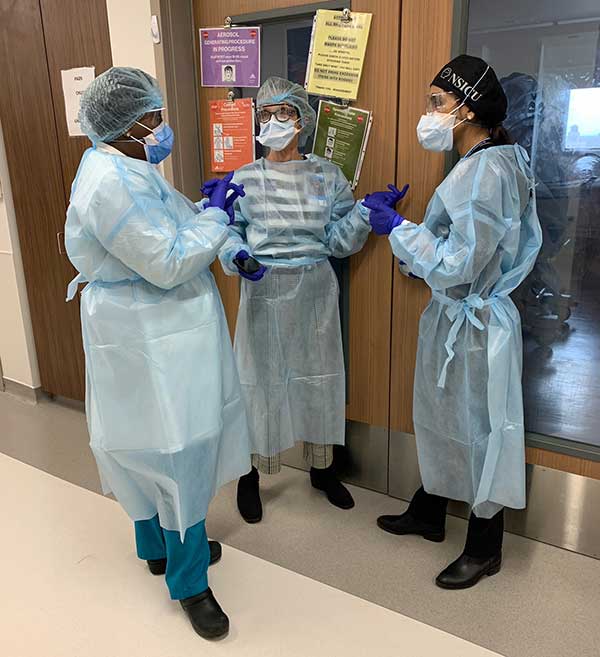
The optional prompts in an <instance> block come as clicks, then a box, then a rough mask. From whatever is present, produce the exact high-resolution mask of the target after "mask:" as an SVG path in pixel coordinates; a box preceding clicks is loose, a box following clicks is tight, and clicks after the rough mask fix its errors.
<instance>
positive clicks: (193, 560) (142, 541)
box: [135, 515, 210, 600]
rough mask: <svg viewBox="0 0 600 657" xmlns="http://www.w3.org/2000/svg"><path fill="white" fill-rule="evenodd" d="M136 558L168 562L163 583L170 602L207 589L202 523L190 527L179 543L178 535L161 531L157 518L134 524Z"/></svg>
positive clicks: (207, 551)
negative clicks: (183, 539) (167, 589)
mask: <svg viewBox="0 0 600 657" xmlns="http://www.w3.org/2000/svg"><path fill="white" fill-rule="evenodd" d="M135 542H136V546H137V555H138V557H139V558H140V559H143V560H144V561H155V560H158V559H166V560H167V572H166V580H167V586H168V587H169V593H170V594H171V599H172V600H183V599H185V598H191V597H192V596H194V595H198V594H199V593H203V592H204V591H206V589H207V588H208V566H209V563H210V548H209V547H208V538H207V536H206V527H205V526H204V520H202V522H199V523H198V524H197V525H194V526H193V527H190V528H189V529H188V530H187V531H186V533H185V541H184V542H183V543H182V542H181V538H180V535H179V532H174V531H170V530H168V529H163V528H162V527H161V526H160V523H159V521H158V515H156V516H154V518H151V519H150V520H139V521H137V522H136V523H135Z"/></svg>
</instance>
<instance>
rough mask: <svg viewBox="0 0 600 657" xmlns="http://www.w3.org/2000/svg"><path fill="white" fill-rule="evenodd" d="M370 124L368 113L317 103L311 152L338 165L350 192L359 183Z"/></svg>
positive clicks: (370, 116) (371, 116)
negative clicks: (315, 126) (348, 184)
mask: <svg viewBox="0 0 600 657" xmlns="http://www.w3.org/2000/svg"><path fill="white" fill-rule="evenodd" d="M372 122H373V115H372V114H371V112H369V111H368V110H362V109H358V108H356V107H343V106H342V105H336V104H335V103H330V102H327V101H324V100H321V101H320V102H319V113H318V115H317V129H316V130H315V140H314V145H313V153H314V154H315V155H320V156H321V157H324V158H326V159H328V160H329V161H330V162H333V163H334V164H337V165H338V166H339V167H340V169H341V170H342V171H343V173H344V175H345V176H346V178H347V179H348V182H349V183H350V186H351V187H352V189H354V188H355V187H356V185H357V184H358V178H359V176H360V170H361V167H362V163H363V159H364V156H365V150H366V148H367V142H368V140H369V133H370V131H371V124H372Z"/></svg>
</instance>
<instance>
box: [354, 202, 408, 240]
mask: <svg viewBox="0 0 600 657" xmlns="http://www.w3.org/2000/svg"><path fill="white" fill-rule="evenodd" d="M363 205H364V206H365V207H367V208H369V210H371V212H370V213H369V222H370V224H371V226H372V228H373V232H374V233H376V234H377V235H389V234H390V233H391V232H392V231H393V230H394V228H396V227H397V226H399V225H400V224H401V223H402V222H403V221H404V217H401V216H400V215H399V214H398V213H397V212H396V210H394V209H393V208H390V207H388V206H387V205H383V204H382V203H375V202H373V201H370V200H369V201H366V202H365V201H363Z"/></svg>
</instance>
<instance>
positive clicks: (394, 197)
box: [365, 184, 409, 208]
mask: <svg viewBox="0 0 600 657" xmlns="http://www.w3.org/2000/svg"><path fill="white" fill-rule="evenodd" d="M408 188H409V185H404V187H403V188H402V189H398V188H397V187H396V185H392V184H389V185H388V189H389V191H388V192H373V193H372V194H367V195H366V196H365V201H368V200H370V201H372V202H375V203H380V204H383V205H387V206H388V207H389V208H395V207H396V205H397V204H398V203H399V202H400V201H401V200H402V199H403V198H404V197H405V196H406V193H407V192H408ZM365 205H366V204H365ZM367 207H369V206H367Z"/></svg>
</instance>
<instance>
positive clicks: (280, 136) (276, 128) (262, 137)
mask: <svg viewBox="0 0 600 657" xmlns="http://www.w3.org/2000/svg"><path fill="white" fill-rule="evenodd" d="M296 123H297V120H296V121H294V120H293V119H289V120H288V121H278V120H277V119H276V118H275V117H272V118H271V120H270V121H268V122H267V123H262V124H261V126H260V134H259V135H258V137H257V138H256V139H257V140H258V141H259V142H260V143H261V144H262V145H263V146H266V147H267V148H272V149H273V150H274V151H282V150H283V149H284V148H285V147H286V146H289V144H290V143H291V141H292V139H293V138H294V137H295V136H296V134H298V132H299V130H298V128H297V127H296Z"/></svg>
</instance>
